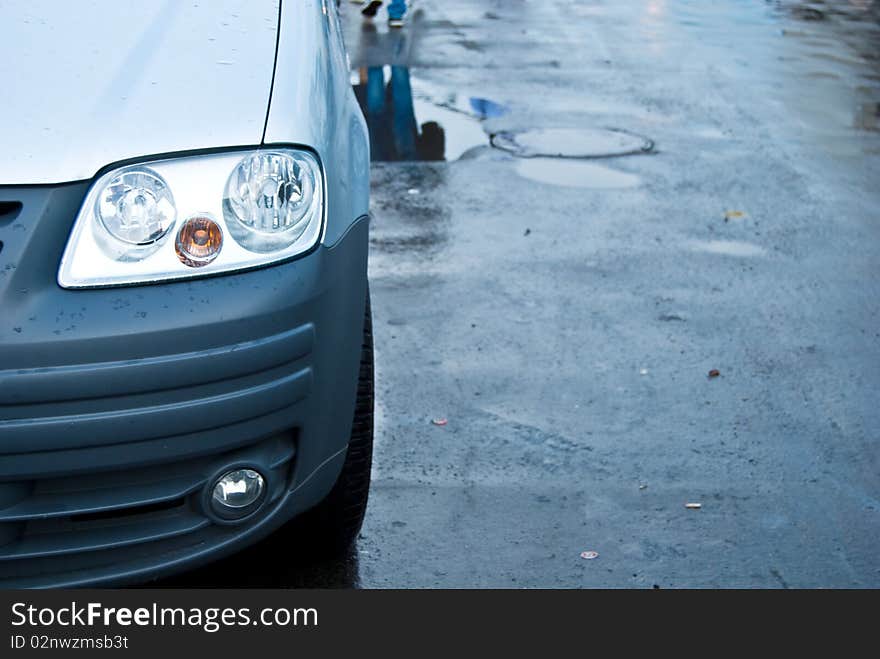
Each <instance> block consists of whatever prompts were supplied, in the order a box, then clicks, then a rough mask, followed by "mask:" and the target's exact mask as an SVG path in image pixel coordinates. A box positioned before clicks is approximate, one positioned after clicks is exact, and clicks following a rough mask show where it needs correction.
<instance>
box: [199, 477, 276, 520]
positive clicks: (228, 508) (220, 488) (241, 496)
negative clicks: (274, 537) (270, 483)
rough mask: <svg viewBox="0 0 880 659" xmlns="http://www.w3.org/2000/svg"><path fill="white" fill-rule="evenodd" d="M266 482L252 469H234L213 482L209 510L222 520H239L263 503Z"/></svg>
mask: <svg viewBox="0 0 880 659" xmlns="http://www.w3.org/2000/svg"><path fill="white" fill-rule="evenodd" d="M265 491H266V480H265V479H264V478H263V476H262V475H261V474H260V473H259V472H257V471H254V470H253V469H234V470H232V471H228V472H226V473H225V474H223V475H222V476H221V477H220V478H218V479H217V480H216V481H215V482H214V489H213V492H212V494H211V509H212V510H213V511H214V514H215V515H217V516H218V517H221V518H222V519H229V520H232V519H241V518H242V517H246V516H247V515H250V514H251V513H252V512H254V511H255V510H256V509H257V508H259V507H260V504H262V503H263V495H264V494H265Z"/></svg>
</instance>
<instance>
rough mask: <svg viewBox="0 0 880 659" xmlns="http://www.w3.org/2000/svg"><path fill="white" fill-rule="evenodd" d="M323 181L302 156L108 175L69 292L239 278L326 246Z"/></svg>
mask: <svg viewBox="0 0 880 659" xmlns="http://www.w3.org/2000/svg"><path fill="white" fill-rule="evenodd" d="M323 218H324V179H323V175H322V173H321V168H320V165H319V164H318V161H317V159H316V158H315V156H313V155H312V154H311V153H309V152H308V151H302V150H298V149H287V148H283V149H282V148H279V149H265V150H262V149H261V150H259V151H252V152H236V153H224V154H216V155H206V156H188V157H183V158H173V159H168V160H160V161H155V162H150V163H146V164H143V165H130V166H126V167H121V168H119V169H115V170H113V171H110V172H108V173H106V174H104V175H103V176H101V177H100V178H99V179H98V180H97V181H95V183H94V184H93V185H92V187H91V189H90V190H89V193H88V195H86V199H85V202H84V203H83V206H82V209H81V210H80V212H79V215H78V216H77V219H76V222H75V223H74V226H73V231H72V232H71V235H70V239H69V240H68V242H67V248H66V249H65V250H64V256H63V257H62V259H61V267H60V269H59V271H58V283H59V284H60V285H61V286H62V287H64V288H87V287H96V286H115V285H119V284H136V283H148V282H155V281H165V280H172V279H184V278H188V277H195V276H200V275H206V274H217V273H222V272H232V271H236V270H242V269H247V268H252V267H256V266H260V265H266V264H269V263H274V262H277V261H282V260H285V259H289V258H291V257H293V256H296V255H297V254H301V253H303V252H305V251H308V250H309V249H311V248H312V247H314V245H315V244H316V243H317V242H318V240H319V239H320V236H321V229H322V224H323Z"/></svg>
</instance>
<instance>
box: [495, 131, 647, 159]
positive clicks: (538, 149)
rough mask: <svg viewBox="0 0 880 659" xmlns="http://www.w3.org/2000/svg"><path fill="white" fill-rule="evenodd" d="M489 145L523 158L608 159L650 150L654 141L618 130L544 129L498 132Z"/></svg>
mask: <svg viewBox="0 0 880 659" xmlns="http://www.w3.org/2000/svg"><path fill="white" fill-rule="evenodd" d="M492 146H494V147H496V148H499V149H503V150H504V151H509V152H510V153H513V154H514V155H517V156H520V157H523V158H534V157H536V156H543V157H547V158H610V157H612V156H631V155H635V154H639V153H649V152H650V151H651V149H653V148H654V142H652V141H651V140H649V139H648V138H646V137H642V136H640V135H634V134H632V133H627V132H625V131H622V130H617V129H607V128H545V129H538V130H529V131H525V132H522V133H506V132H505V133H498V134H497V135H493V136H492Z"/></svg>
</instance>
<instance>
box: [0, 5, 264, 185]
mask: <svg viewBox="0 0 880 659" xmlns="http://www.w3.org/2000/svg"><path fill="white" fill-rule="evenodd" d="M278 12H279V2H278V0H210V1H207V0H205V1H202V2H186V3H184V2H180V1H179V0H166V1H165V2H161V3H160V2H137V3H134V2H118V1H117V0H97V1H96V0H92V1H90V2H56V1H54V0H39V1H35V0H19V1H12V2H4V3H2V6H0V81H2V83H0V84H2V85H3V93H2V101H0V153H2V158H0V185H3V184H29V183H60V182H65V181H74V180H82V179H87V178H91V177H92V176H94V174H95V172H97V171H98V170H99V169H101V168H102V167H104V166H106V165H108V164H110V163H113V162H117V161H120V160H125V159H128V158H137V157H141V156H144V155H151V154H160V153H170V152H176V151H186V150H192V149H203V148H214V147H223V146H241V145H254V144H259V143H260V142H261V141H262V137H263V130H264V127H265V122H266V114H267V110H268V104H269V97H270V94H271V87H272V74H273V69H274V64H275V48H276V43H277V39H276V37H277V34H276V33H277V30H278Z"/></svg>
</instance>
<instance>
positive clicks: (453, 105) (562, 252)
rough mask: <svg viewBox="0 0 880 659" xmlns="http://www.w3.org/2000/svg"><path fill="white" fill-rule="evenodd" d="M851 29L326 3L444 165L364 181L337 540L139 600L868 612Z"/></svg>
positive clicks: (875, 165)
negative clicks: (346, 593)
mask: <svg viewBox="0 0 880 659" xmlns="http://www.w3.org/2000/svg"><path fill="white" fill-rule="evenodd" d="M878 4H880V3H873V2H871V1H870V0H850V1H846V0H840V1H837V2H831V1H830V0H829V1H828V2H824V3H821V2H816V3H810V4H804V3H795V2H769V1H767V2H762V1H760V0H753V1H749V2H741V1H740V2H736V1H734V0H728V1H724V2H722V1H719V2H703V1H702V0H692V1H690V2H688V1H685V0H680V1H677V2H676V1H672V0H668V1H663V0H644V1H637V0H633V1H632V2H616V1H612V0H601V1H600V0H596V1H588V2H575V1H564V0H533V1H526V0H503V1H501V0H497V1H490V0H483V1H482V2H479V1H477V0H443V1H442V2H441V1H439V0H421V1H420V2H418V3H417V6H416V8H415V11H414V12H413V14H412V16H411V20H410V24H409V25H408V27H407V28H406V29H405V30H404V31H403V32H402V33H400V34H394V35H389V34H386V32H387V28H385V26H384V25H382V24H381V23H378V24H377V26H376V29H375V30H370V29H367V30H364V29H362V26H361V22H360V19H359V17H358V16H357V15H356V14H355V11H354V10H353V8H352V6H351V5H350V4H349V3H346V2H344V3H343V12H344V18H345V19H346V21H347V33H348V35H347V36H348V42H349V47H350V50H351V55H352V61H353V66H355V67H359V66H366V65H381V64H390V63H395V64H399V65H406V66H410V67H411V69H410V74H411V83H412V90H413V95H414V98H415V106H416V114H417V116H418V119H419V121H420V122H422V121H425V120H428V119H434V120H436V121H438V123H440V124H442V126H443V128H444V130H445V143H446V151H447V156H450V157H456V156H459V155H460V156H461V157H460V158H458V159H457V160H455V161H453V162H436V163H429V162H395V163H386V164H376V165H375V167H374V170H373V173H372V180H373V202H372V203H373V214H374V222H373V230H372V231H373V233H372V247H373V249H372V254H371V259H372V260H371V265H370V276H371V285H372V292H373V305H374V326H375V336H376V359H377V369H378V371H377V386H378V400H377V429H376V453H375V465H374V474H373V490H372V494H371V501H370V507H369V511H368V515H367V519H366V522H365V525H364V528H363V533H362V537H361V538H360V540H359V542H358V546H357V549H356V551H355V552H354V553H353V554H352V555H351V556H349V557H348V558H346V559H345V560H343V561H330V562H321V561H316V560H315V559H313V558H309V557H307V556H300V555H299V554H297V553H296V552H295V551H292V550H291V548H290V547H286V546H281V545H280V544H279V543H278V542H273V541H272V540H269V541H267V542H264V543H262V544H261V545H259V546H257V547H255V548H253V549H251V550H248V551H246V552H244V553H242V554H240V555H238V556H236V557H234V558H232V559H228V560H225V561H223V562H222V563H219V564H217V565H214V566H211V567H209V568H206V569H203V570H200V571H197V572H193V573H190V574H188V575H184V576H182V577H178V578H175V579H173V580H168V581H166V582H162V585H168V586H244V585H248V586H269V587H273V586H297V587H298V586H318V587H333V586H360V587H434V586H440V587H467V586H475V587H534V586H542V587H593V586H605V587H642V588H644V587H648V588H650V587H652V586H655V585H656V586H659V587H662V588H667V587H717V586H721V587H742V586H745V587H750V586H757V587H815V586H829V587H830V586H836V587H863V586H873V587H878V586H880V552H878V539H880V448H878V447H880V430H878V428H880V405H878V403H880V368H878V367H880V315H878V311H880V279H878V274H880V186H878V184H877V181H878V180H880V178H878V173H880V171H878V170H880V132H878V128H880V116H878V102H880V47H878V46H880V28H878V16H880V11H878V6H877V5H878ZM472 97H474V98H480V99H487V100H489V101H492V102H493V103H497V104H499V105H500V106H502V107H503V111H500V112H495V111H492V112H489V114H490V115H495V114H500V116H490V118H487V119H483V120H480V119H479V118H478V116H476V115H477V114H478V113H479V110H478V109H475V108H484V107H487V106H486V104H484V103H483V104H481V103H477V104H476V105H474V104H471V103H470V99H471V98H472ZM488 107H492V108H494V107H495V106H494V105H489V106H488ZM419 115H420V116H419ZM608 128H613V129H618V130H622V131H625V133H613V134H611V135H610V137H609V134H608V133H607V132H590V131H596V130H598V129H608ZM556 129H564V130H565V131H566V132H563V133H557V132H552V131H555V130H556ZM545 130H546V131H551V132H543V133H538V134H532V133H529V132H528V131H545ZM571 131H574V132H571ZM501 132H507V133H508V134H509V135H510V136H512V139H513V140H514V142H516V143H517V144H520V145H522V144H523V143H528V144H530V145H531V146H532V148H533V150H537V151H538V152H556V151H567V152H572V151H578V152H581V153H582V154H583V153H586V154H589V153H592V154H593V155H601V154H602V153H604V152H607V151H608V150H609V149H611V150H613V147H614V144H615V139H619V138H620V136H621V135H627V136H630V137H631V136H632V135H636V136H640V137H644V138H648V139H649V140H651V141H653V142H654V148H653V150H652V151H651V152H650V153H647V154H637V155H627V156H621V157H612V158H602V159H591V160H581V159H560V158H541V157H538V158H529V159H526V158H521V157H518V156H517V155H514V154H512V153H509V152H507V151H502V150H500V149H497V148H492V147H490V146H489V145H488V143H489V138H488V134H490V133H492V134H497V133H501ZM712 369H717V370H718V372H719V373H720V375H719V376H718V377H711V378H710V377H709V376H708V374H709V372H710V370H712ZM438 418H445V419H448V424H447V425H445V426H437V425H434V424H433V423H432V420H433V419H438ZM688 502H698V503H701V504H702V508H701V509H700V510H690V509H686V508H685V504H686V503H688ZM584 551H595V552H598V558H595V559H593V560H585V559H583V558H581V557H580V554H581V552H584Z"/></svg>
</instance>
